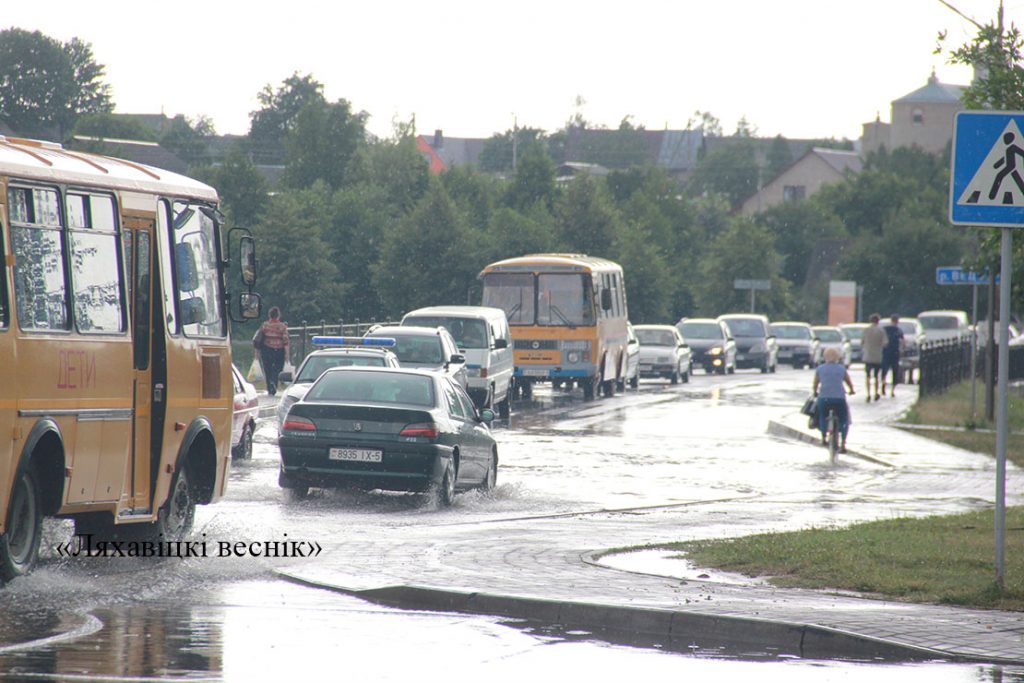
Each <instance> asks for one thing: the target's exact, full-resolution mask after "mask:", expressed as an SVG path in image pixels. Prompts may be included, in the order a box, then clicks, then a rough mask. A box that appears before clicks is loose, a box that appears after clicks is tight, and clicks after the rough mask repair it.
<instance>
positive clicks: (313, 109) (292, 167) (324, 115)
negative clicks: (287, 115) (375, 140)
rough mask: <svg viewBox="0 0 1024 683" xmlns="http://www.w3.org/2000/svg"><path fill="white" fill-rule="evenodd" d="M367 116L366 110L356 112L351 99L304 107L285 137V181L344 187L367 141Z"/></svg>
mask: <svg viewBox="0 0 1024 683" xmlns="http://www.w3.org/2000/svg"><path fill="white" fill-rule="evenodd" d="M366 119H367V114H366V112H358V113H354V112H353V111H352V105H351V104H349V102H348V101H347V100H338V101H337V102H334V103H326V102H311V103H309V104H307V105H306V106H305V107H303V108H302V109H301V110H300V111H299V113H298V115H297V116H296V118H295V121H294V123H293V125H292V126H291V128H290V130H289V131H288V134H287V135H286V136H285V139H284V147H285V159H286V167H285V172H284V178H283V181H284V183H285V184H286V185H288V186H290V187H296V188H298V187H308V186H310V185H312V184H313V183H314V182H316V181H317V180H322V181H323V182H325V183H327V185H328V186H329V187H331V188H332V189H337V188H339V187H341V186H342V185H343V184H344V183H345V179H346V174H347V172H348V167H349V162H350V161H351V160H352V158H353V157H354V156H355V153H356V150H357V149H358V148H359V146H360V145H361V144H363V142H365V140H366Z"/></svg>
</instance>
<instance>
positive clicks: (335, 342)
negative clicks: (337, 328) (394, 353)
mask: <svg viewBox="0 0 1024 683" xmlns="http://www.w3.org/2000/svg"><path fill="white" fill-rule="evenodd" d="M312 341H313V344H314V345H315V346H394V345H395V344H396V343H397V342H396V341H395V339H394V338H393V337H320V336H317V337H313V340H312Z"/></svg>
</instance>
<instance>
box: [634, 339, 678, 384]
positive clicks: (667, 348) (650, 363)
mask: <svg viewBox="0 0 1024 683" xmlns="http://www.w3.org/2000/svg"><path fill="white" fill-rule="evenodd" d="M633 329H634V330H635V331H636V338H637V339H638V340H639V341H640V376H641V377H665V378H667V379H668V380H669V381H670V382H672V384H678V383H679V380H680V379H682V381H683V382H689V381H690V364H691V358H692V354H691V353H690V347H689V346H688V345H687V343H686V340H684V339H683V335H681V334H679V330H678V329H676V327H675V326H674V325H636V326H635V327H634V328H633Z"/></svg>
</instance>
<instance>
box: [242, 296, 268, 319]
mask: <svg viewBox="0 0 1024 683" xmlns="http://www.w3.org/2000/svg"><path fill="white" fill-rule="evenodd" d="M262 308H263V301H262V300H261V299H260V295H259V294H256V293H255V292H242V293H240V294H239V295H238V310H239V311H241V312H242V318H243V319H244V320H255V319H256V318H259V317H260V309H262Z"/></svg>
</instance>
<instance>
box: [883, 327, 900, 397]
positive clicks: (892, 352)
mask: <svg viewBox="0 0 1024 683" xmlns="http://www.w3.org/2000/svg"><path fill="white" fill-rule="evenodd" d="M882 329H883V330H885V336H886V337H888V339H889V343H887V344H886V345H885V347H884V348H883V349H882V395H883V396H884V395H885V382H886V377H887V376H888V373H889V371H890V370H892V387H891V388H890V389H889V396H895V395H896V385H897V384H899V383H900V353H901V352H902V351H903V343H904V342H903V330H901V329H900V317H899V316H898V315H895V314H893V315H892V316H890V317H889V324H888V325H886V326H885V327H883V328H882Z"/></svg>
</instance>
